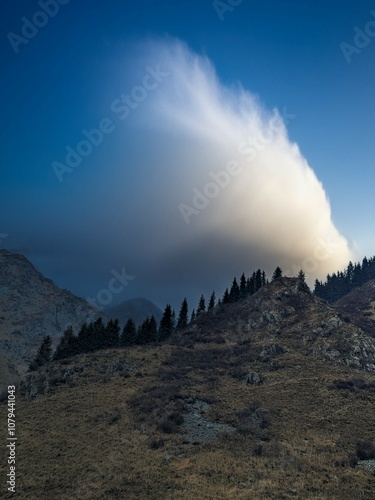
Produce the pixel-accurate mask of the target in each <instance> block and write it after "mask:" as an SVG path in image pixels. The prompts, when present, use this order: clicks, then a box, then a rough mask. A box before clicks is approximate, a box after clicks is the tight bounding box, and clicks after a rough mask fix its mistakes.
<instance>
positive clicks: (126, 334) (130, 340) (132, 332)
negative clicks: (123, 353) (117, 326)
mask: <svg viewBox="0 0 375 500" xmlns="http://www.w3.org/2000/svg"><path fill="white" fill-rule="evenodd" d="M136 338H137V327H136V325H135V323H134V321H133V319H132V318H129V319H128V321H127V322H126V324H125V326H124V329H123V331H122V335H121V339H120V341H121V345H131V344H134V343H135V341H136Z"/></svg>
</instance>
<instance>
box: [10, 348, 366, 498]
mask: <svg viewBox="0 0 375 500" xmlns="http://www.w3.org/2000/svg"><path fill="white" fill-rule="evenodd" d="M213 340H214V339H213ZM235 347H236V346H235V343H234V342H233V343H232V344H231V343H227V344H215V342H213V343H209V344H201V343H198V344H196V345H195V346H194V348H192V346H190V347H189V346H188V347H181V346H180V347H179V346H173V345H168V344H166V345H164V346H159V347H151V346H150V347H147V348H140V347H137V348H132V349H130V350H128V351H124V350H113V351H106V352H102V353H94V354H91V355H83V356H80V357H76V358H73V359H72V360H70V361H69V363H70V364H66V365H64V366H62V368H63V369H66V368H69V366H70V365H71V366H80V367H82V368H83V371H82V372H81V373H75V374H74V375H73V376H72V377H71V378H70V379H71V382H70V384H68V385H65V386H62V387H57V388H56V389H54V390H52V391H51V392H49V393H47V394H46V395H44V396H43V397H39V398H37V399H34V400H31V401H26V400H25V399H22V398H21V397H20V396H18V401H17V436H18V447H17V460H18V461H17V489H18V492H19V495H20V497H21V498H22V499H38V500H43V499H51V498H54V499H66V500H67V499H101V498H103V499H104V498H114V499H116V498H118V499H143V498H150V499H155V500H156V499H157V500H159V499H180V498H181V499H197V498H198V499H233V498H238V499H266V498H267V499H278V500H279V499H289V498H291V499H292V498H293V499H295V498H298V499H322V498H330V499H340V500H345V499H348V500H349V499H350V500H352V499H354V498H355V499H358V500H360V499H363V500H365V499H366V500H367V499H372V498H374V493H373V492H374V491H375V476H374V475H372V474H371V473H369V472H366V471H363V470H361V469H358V468H351V467H350V466H349V464H348V456H349V455H350V454H351V453H353V452H354V450H355V444H356V442H357V441H358V440H360V439H370V440H374V436H375V422H374V418H373V415H374V410H375V392H373V390H371V389H365V390H356V391H348V390H337V389H335V390H331V389H329V388H328V386H329V385H330V383H332V381H333V380H334V379H338V378H339V379H348V378H350V377H353V376H357V377H358V376H360V377H362V378H363V379H365V380H366V381H367V382H368V383H374V381H375V376H374V375H373V374H369V373H361V374H358V372H355V371H353V370H351V369H349V368H346V367H340V366H339V367H338V366H330V365H327V364H323V363H322V362H320V361H318V360H317V359H315V358H313V357H307V356H304V355H302V354H298V353H297V352H296V351H293V350H290V351H289V352H288V353H286V354H283V355H281V356H280V357H279V358H278V359H279V362H280V365H281V366H280V369H278V370H276V371H267V369H268V368H267V367H268V365H267V364H265V363H262V362H260V361H257V360H256V359H254V357H252V356H251V355H249V351H250V350H252V349H254V348H256V346H249V345H246V344H245V345H243V346H241V347H238V346H237V350H235ZM170 356H172V364H171V363H169V362H168V358H169V357H170ZM117 358H126V359H127V360H128V362H130V363H131V365H133V367H134V369H133V370H132V371H130V372H129V374H130V377H127V378H125V377H123V376H121V374H118V373H116V374H112V375H107V374H105V373H100V370H98V369H100V367H106V366H108V365H110V363H111V362H112V361H113V360H115V359H117ZM199 359H205V360H206V363H205V364H202V363H201V364H199ZM208 359H211V361H210V362H207V360H208ZM223 359H226V362H225V363H223V362H222V360H223ZM163 362H164V364H163ZM175 362H178V366H176V365H175V364H174V363H175ZM238 365H241V366H243V367H245V368H246V369H255V370H257V371H260V372H261V373H262V375H263V377H264V382H263V383H262V384H260V385H257V386H249V385H246V384H244V383H243V381H241V380H238V379H236V378H235V377H234V376H233V374H234V375H235V374H236V372H235V369H236V366H238ZM158 387H159V388H160V387H162V391H161V393H159V394H158V395H156V394H157V389H156V388H158ZM176 394H180V395H181V396H182V397H185V398H186V397H188V396H191V395H192V396H193V397H197V398H199V399H202V400H208V401H209V402H211V403H213V404H212V407H211V411H210V413H209V414H208V415H207V418H210V419H211V420H218V421H220V422H223V423H224V422H225V423H230V424H232V425H235V426H238V427H239V428H241V429H242V433H241V434H240V433H235V434H233V435H221V436H220V437H219V439H218V440H216V441H214V442H211V443H201V444H197V445H187V444H183V441H184V438H183V434H181V433H173V434H165V433H163V432H161V430H160V428H158V427H157V426H155V423H157V422H158V421H160V419H162V418H163V416H165V415H167V414H168V412H169V411H173V410H176V409H177V410H178V408H179V405H181V404H182V399H178V398H177V396H176ZM132 401H133V403H132ZM134 401H135V402H136V405H135V404H134ZM255 401H258V402H259V405H260V406H261V408H262V411H264V412H265V414H267V415H268V421H269V422H270V425H268V424H267V426H266V428H261V427H259V426H258V427H257V426H254V425H248V420H249V419H247V420H246V412H245V417H244V416H242V417H239V416H238V411H239V410H241V409H244V408H247V407H248V406H249V404H250V403H254V402H255ZM163 412H164V413H165V415H164V414H163ZM249 415H250V414H249ZM249 415H248V416H249ZM241 418H242V421H241ZM249 418H250V417H249ZM241 423H242V427H241ZM180 431H181V429H180ZM160 439H162V440H163V441H164V445H163V446H161V447H159V448H157V449H152V448H151V443H152V442H153V441H158V440H160ZM159 445H160V443H159ZM259 446H261V447H262V451H261V452H260V451H259V450H260V449H259ZM256 447H258V452H256V451H255V450H256ZM257 453H261V454H260V455H258V454H257ZM3 454H4V455H5V452H4V448H3ZM165 455H171V456H172V458H171V459H170V460H168V461H167V460H165V458H164V457H165ZM4 463H5V456H4V457H2V459H1V464H2V465H1V467H3V464H4ZM1 473H2V477H4V472H3V471H2V472H1ZM2 488H4V486H2ZM3 491H4V490H3Z"/></svg>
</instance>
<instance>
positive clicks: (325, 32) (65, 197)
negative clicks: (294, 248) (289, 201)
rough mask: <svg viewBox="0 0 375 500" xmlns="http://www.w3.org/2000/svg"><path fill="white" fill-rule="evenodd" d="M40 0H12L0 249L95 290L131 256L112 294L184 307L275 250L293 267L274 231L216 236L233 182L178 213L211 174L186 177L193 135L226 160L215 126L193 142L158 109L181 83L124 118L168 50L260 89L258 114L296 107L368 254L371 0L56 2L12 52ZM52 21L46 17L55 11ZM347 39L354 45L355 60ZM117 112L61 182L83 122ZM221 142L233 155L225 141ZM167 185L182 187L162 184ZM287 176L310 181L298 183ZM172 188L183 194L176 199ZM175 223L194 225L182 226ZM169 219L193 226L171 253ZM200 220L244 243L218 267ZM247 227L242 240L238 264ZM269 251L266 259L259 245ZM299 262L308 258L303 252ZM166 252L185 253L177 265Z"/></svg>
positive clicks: (374, 109) (373, 78)
mask: <svg viewBox="0 0 375 500" xmlns="http://www.w3.org/2000/svg"><path fill="white" fill-rule="evenodd" d="M65 1H66V0H65ZM40 3H43V1H42V2H39V4H38V2H31V1H17V2H14V3H7V4H4V5H3V6H2V7H1V9H2V15H1V17H0V27H1V30H0V54H1V63H2V64H1V67H2V75H1V81H0V85H1V88H0V91H1V92H0V101H1V109H2V112H3V128H2V131H1V136H0V140H1V151H2V162H1V167H0V168H1V198H0V234H7V235H8V236H7V237H6V238H4V237H3V239H2V240H1V246H3V247H5V248H8V249H12V250H17V251H21V252H23V253H25V255H27V256H28V257H29V258H30V259H31V260H32V261H33V262H34V263H35V264H36V265H37V267H38V268H39V269H41V270H42V271H43V272H44V273H45V274H47V275H48V276H49V277H51V278H52V279H54V280H55V281H56V282H57V284H59V285H61V286H64V287H66V288H69V289H71V290H72V291H73V292H74V293H77V294H78V295H81V296H84V297H87V296H90V297H92V296H95V295H96V293H97V291H98V290H101V289H105V288H106V287H107V284H108V282H109V280H110V278H111V271H112V270H113V269H118V270H120V269H122V268H123V267H124V266H126V270H127V272H128V273H129V275H134V276H135V278H134V280H132V281H131V282H130V283H129V286H128V287H126V288H125V289H124V291H123V292H121V293H118V295H116V296H114V297H113V302H119V301H120V300H123V299H126V298H130V297H134V296H137V295H143V296H147V297H148V298H150V299H151V300H154V301H155V302H156V303H157V304H158V305H160V306H163V304H165V302H166V301H170V302H173V303H174V304H175V305H177V304H178V303H179V302H180V300H182V298H183V296H184V295H185V294H186V295H188V297H189V298H190V300H191V301H192V302H194V301H195V300H197V296H198V295H199V293H200V292H201V291H202V292H205V293H209V291H210V290H211V289H213V288H215V289H216V290H217V292H218V293H222V291H223V290H222V287H223V286H224V284H226V283H228V281H231V279H232V277H233V274H240V273H241V272H242V271H247V272H251V271H252V270H253V269H254V268H256V267H258V265H261V266H264V267H266V268H267V271H270V270H272V268H273V267H275V266H276V265H277V264H278V262H275V261H274V259H275V258H276V259H277V256H278V255H280V262H281V263H283V264H284V268H285V267H288V266H292V263H291V262H288V259H287V257H286V255H285V254H283V253H282V252H281V251H280V252H281V253H280V252H279V254H278V251H276V250H275V251H274V248H273V245H272V238H271V239H267V241H266V240H265V241H266V243H264V245H266V247H267V248H263V247H262V246H261V245H260V248H257V245H256V244H254V241H253V240H252V241H251V242H250V243H249V242H247V243H246V242H242V241H241V242H239V239H237V240H236V236H233V235H231V236H228V234H227V233H225V235H224V233H223V234H222V233H220V229H218V232H217V233H215V229H214V228H215V227H217V225H215V223H214V220H215V219H214V215H215V214H214V212H215V213H216V214H218V213H219V204H220V211H221V212H220V213H221V214H224V215H223V217H224V218H225V206H230V202H229V201H228V200H226V201H225V202H224V198H225V197H224V195H223V196H221V195H220V196H218V199H217V200H213V201H212V203H211V207H210V208H209V209H207V213H208V211H209V210H211V208H212V212H213V213H212V214H211V215H210V216H207V218H206V215H204V217H203V216H202V217H201V219H200V221H199V224H200V226H199V230H198V229H197V230H196V231H197V233H196V234H195V233H194V234H193V233H189V231H190V226H189V227H185V225H184V221H183V220H182V221H181V217H180V214H179V213H178V210H177V209H176V210H175V212H174V214H173V215H171V219H170V220H169V219H168V217H169V215H168V214H169V209H170V208H169V207H171V206H172V205H173V203H174V204H175V205H176V203H175V202H176V201H177V204H178V202H179V201H180V202H185V203H188V201H187V200H188V199H189V193H188V192H190V191H191V188H192V187H194V186H198V187H199V186H201V185H202V182H204V181H203V173H202V171H201V173H199V172H198V171H197V172H196V173H195V174H194V175H195V177H194V176H193V173H191V176H190V177H189V174H188V173H189V172H190V169H189V162H188V159H187V156H186V154H185V152H186V151H188V150H189V148H194V149H196V150H197V151H198V150H199V151H202V153H201V156H200V157H199V158H201V159H202V162H204V158H205V155H206V154H207V155H208V156H207V162H208V163H209V162H210V161H211V160H212V161H214V160H213V158H211V157H210V156H209V153H207V151H208V148H209V146H208V144H209V143H206V142H205V143H204V144H205V145H204V147H203V142H204V141H205V140H206V139H205V138H203V137H202V138H198V137H196V136H194V140H193V139H191V131H190V132H189V131H187V129H186V127H185V128H181V130H180V129H178V131H176V132H175V131H174V127H173V126H172V125H171V124H169V125H165V126H164V125H163V124H164V123H165V122H164V121H163V120H162V115H158V114H157V111H155V110H159V111H160V109H161V102H163V103H165V102H167V101H166V100H168V96H170V95H171V92H172V90H173V89H172V87H171V88H169V87H168V85H169V83H166V84H165V85H164V87H163V83H160V89H159V88H158V89H156V90H155V92H154V91H150V92H149V94H150V97H147V98H145V99H144V101H142V102H140V104H139V106H137V108H136V109H133V110H131V113H130V115H129V116H128V117H127V119H126V120H124V121H121V120H119V117H118V115H117V116H116V114H114V113H113V111H111V104H112V103H113V101H114V100H115V99H117V98H119V96H121V94H122V93H124V92H129V91H131V90H132V89H133V88H134V87H135V86H137V85H139V84H140V82H141V81H142V79H143V78H144V75H145V72H146V69H145V68H146V67H147V66H148V65H150V66H152V67H153V68H155V65H156V64H158V61H159V60H162V61H170V62H171V64H172V66H171V67H172V68H174V67H180V65H181V68H182V70H181V71H185V72H186V75H187V76H186V78H189V74H190V73H189V72H190V69H189V64H192V65H193V64H194V61H196V60H198V61H200V62H198V63H197V64H198V65H201V72H202V74H203V75H205V74H206V73H205V71H206V70H207V68H206V66H205V63H204V62H202V61H207V60H209V61H210V64H211V65H212V67H213V68H215V71H216V77H215V78H216V80H217V82H219V85H220V86H221V88H222V89H227V91H228V92H232V93H233V94H235V93H237V94H236V95H237V97H238V95H239V93H240V91H239V90H238V89H239V88H242V89H244V90H245V91H246V92H249V93H251V95H252V96H253V97H254V99H257V100H258V101H259V103H260V104H259V106H260V107H261V109H262V111H261V112H260V114H261V115H262V113H267V112H268V113H271V112H272V110H273V109H274V108H277V109H278V110H279V112H280V114H282V113H283V110H286V111H287V113H289V114H291V115H295V116H294V118H293V119H291V120H289V123H287V124H286V128H287V135H288V138H289V141H290V143H296V144H297V145H298V147H299V150H300V152H301V155H302V156H303V158H304V159H306V161H307V162H308V164H309V166H310V167H311V169H312V171H313V172H314V173H315V175H316V178H317V179H318V181H319V182H320V183H322V186H323V188H324V192H325V194H326V196H327V198H328V199H329V202H330V208H331V211H332V222H333V224H334V226H335V228H337V230H338V232H339V233H340V234H341V235H342V236H343V237H345V238H346V239H347V240H348V246H349V247H350V252H351V253H350V256H351V257H353V258H356V259H357V258H358V259H360V258H362V257H363V256H364V255H365V254H366V255H368V256H370V255H373V254H374V253H375V252H374V250H373V249H374V247H375V245H374V236H373V234H372V225H371V219H370V217H371V214H372V213H373V211H374V206H373V205H374V201H373V200H374V197H373V196H372V190H373V186H374V177H375V170H374V168H373V166H374V165H373V161H374V160H373V159H374V140H373V139H374V127H373V124H374V118H375V104H374V88H375V64H374V63H375V36H372V33H374V35H375V28H374V27H372V25H368V23H369V22H371V21H375V14H374V15H372V14H371V11H373V12H375V4H374V3H373V2H367V1H361V2H353V1H342V2H340V3H338V2H337V1H332V0H329V1H325V2H321V1H314V2H312V1H309V2H299V1H284V2H280V1H262V2H255V1H250V0H243V1H242V2H234V1H233V2H216V3H215V2H212V1H198V0H196V1H182V0H180V1H174V2H172V1H169V2H168V1H163V0H162V1H160V2H157V3H156V2H151V1H142V0H140V1H138V2H123V1H120V0H107V1H106V2H100V1H98V0H93V1H90V2H88V1H80V2H78V1H77V0H70V1H68V2H66V4H64V5H62V4H61V5H60V4H59V5H58V12H57V13H56V15H55V16H54V17H50V16H46V19H45V26H43V27H40V28H38V32H37V33H36V34H35V36H33V37H32V38H30V39H29V41H28V43H23V42H20V43H19V44H18V45H16V50H15V48H14V47H15V43H16V42H15V41H14V40H15V39H13V47H12V43H11V42H10V40H9V36H13V35H9V33H14V34H15V35H17V36H19V35H21V31H22V26H23V24H24V20H23V18H24V17H26V18H27V19H28V20H31V21H32V20H33V16H35V14H36V13H37V12H40V11H41V10H42V9H41V6H40ZM45 3H47V2H45ZM225 3H226V4H227V5H228V6H229V7H228V9H227V10H225V11H223V13H222V14H221V17H222V19H220V14H219V13H218V11H220V9H221V8H222V6H223V4H225ZM236 3H237V4H238V5H236V6H233V7H231V6H230V4H232V5H235V4H236ZM52 4H53V2H52ZM52 4H51V5H52ZM50 8H52V9H53V8H54V9H56V7H53V5H52V7H50ZM46 9H47V10H48V8H47V7H46ZM37 19H38V18H37ZM39 19H40V20H41V22H42V23H43V16H42V17H40V18H39ZM37 22H38V21H37ZM367 25H368V30H369V33H370V35H371V36H367V41H366V39H365V40H364V41H363V40H362V46H361V48H357V47H356V45H355V40H354V38H355V35H356V31H355V27H358V28H359V29H360V30H365V29H366V26H367ZM374 26H375V24H374ZM19 40H20V39H18V41H19ZM360 42H361V40H360ZM360 42H359V43H360ZM343 43H347V44H350V45H352V46H353V47H355V49H356V50H355V52H353V53H352V54H351V57H350V59H351V62H350V63H349V62H348V60H347V57H345V55H344V53H343V50H342V44H343ZM176 46H183V47H185V49H184V51H185V52H186V53H185V52H184V51H183V52H184V55H181V54H180V56H176V55H173V56H172V55H170V50H172V52H173V50H175V49H173V47H176ZM171 47H172V49H171ZM16 51H17V52H18V53H16ZM177 52H178V51H177ZM166 53H168V54H169V55H167V56H166V55H165V54H166ZM187 53H188V54H190V55H186V54H187ZM195 57H196V58H198V59H194V58H195ZM158 58H159V59H158ZM192 67H193V66H192ZM169 69H170V68H166V67H165V72H169ZM207 71H208V70H207ZM173 78H174V77H173ZM173 81H174V83H175V82H176V81H177V80H173ZM200 81H201V80H200V79H199V75H198V76H197V77H196V79H195V80H194V78H193V79H192V84H193V85H197V91H196V92H201V88H200V87H199V82H200ZM189 92H190V91H189ZM219 94H220V95H221V96H222V95H223V94H225V91H222V90H220V92H219ZM219 94H218V95H219ZM178 95H179V93H178V92H177V91H176V95H174V96H173V98H171V101H170V103H171V104H170V105H171V107H174V109H179V106H180V103H179V102H178V101H177V100H176V99H177V97H176V96H178ZM191 95H194V90H193V91H192V94H191ZM232 97H233V96H232ZM237 97H236V98H237ZM183 98H186V95H185V97H183ZM233 100H234V97H233V99H232V101H233ZM220 102H221V103H222V104H223V105H225V102H226V101H225V99H223V100H222V101H220V99H219V98H217V99H216V100H214V102H213V104H212V106H220ZM215 110H216V107H215ZM181 113H185V115H188V116H189V120H190V121H191V120H193V119H195V120H199V119H200V118H198V115H193V117H191V116H190V115H189V113H190V110H189V109H187V108H185V107H181ZM104 118H110V119H111V120H112V123H113V126H114V131H113V132H111V133H108V134H106V135H104V139H103V142H102V144H101V145H100V146H98V147H95V148H93V152H92V153H91V154H90V155H88V156H87V157H86V158H84V159H83V161H82V162H81V164H80V165H79V166H78V167H77V168H76V169H75V170H74V172H72V173H67V174H64V180H63V182H59V181H58V179H57V177H56V175H55V172H54V170H53V168H52V166H51V165H52V163H53V162H55V161H57V162H60V163H61V162H62V163H63V162H64V158H65V155H66V151H65V147H66V146H67V145H70V146H71V147H73V148H74V147H75V146H76V145H77V144H78V142H79V141H81V140H82V139H84V136H82V130H83V129H87V130H92V129H94V128H97V127H98V124H99V123H100V121H101V120H103V119H104ZM158 119H159V120H160V121H158ZM186 120H187V116H185V121H186ZM223 120H224V118H223ZM149 122H151V123H152V126H150V127H149ZM171 123H172V122H171ZM230 123H232V122H230ZM233 123H234V122H233ZM158 124H159V125H160V127H159V126H158ZM184 130H185V132H186V135H184ZM174 132H175V133H174ZM189 134H190V135H189ZM189 141H191V142H189ZM194 141H197V142H194ZM171 142H173V147H171V150H170V151H169V148H168V145H169V144H171ZM201 146H202V148H201V149H200V147H201ZM213 147H214V146H213ZM217 154H218V158H220V155H221V156H223V154H224V153H220V155H219V153H218V152H217ZM233 155H234V153H233ZM233 155H232V156H233ZM232 156H231V154H230V153H229V154H228V158H226V159H225V161H224V156H223V165H225V163H226V161H227V160H230V159H231V158H232ZM233 157H234V156H233ZM197 158H198V157H197ZM189 159H190V161H191V158H189ZM195 160H196V161H198V162H199V159H198V160H197V159H196V158H195ZM215 161H218V160H217V159H215ZM272 161H273V160H272ZM168 162H171V164H174V165H175V168H176V169H180V170H181V172H180V173H179V175H178V176H176V178H174V177H173V172H174V171H173V170H172V169H171V170H170V171H168V172H169V173H167V172H166V171H165V172H164V174H163V175H165V176H164V177H162V172H163V168H164V167H163V166H164V165H165V164H168ZM193 170H194V169H193ZM286 172H287V170H286ZM289 175H291V176H293V171H292V173H289ZM249 182H250V181H249ZM257 182H258V180H257ZM166 183H170V185H168V186H169V187H168V190H166V191H163V189H166V187H165V186H166ZM181 183H182V184H183V185H184V186H186V189H187V191H186V193H185V192H184V191H183V190H182V187H181ZM177 184H178V186H177ZM228 189H231V187H230V188H228ZM290 189H294V190H296V189H299V188H298V185H297V184H295V183H294V182H293V188H292V187H291V188H290ZM166 193H169V194H170V193H172V194H171V199H172V198H173V203H172V201H171V204H170V205H168V204H167V202H166V201H165V198H166V196H169V195H167V194H166ZM177 193H178V194H177ZM294 194H296V193H295V192H294ZM179 196H180V198H179ZM221 200H223V201H221ZM225 203H227V204H225ZM241 203H243V201H242V202H241ZM265 203H266V202H265ZM214 204H216V205H215V206H216V208H215V207H214ZM161 205H163V207H162V208H160V207H161ZM310 209H311V210H314V207H313V206H311V207H310ZM317 211H319V207H317ZM205 213H206V212H205ZM177 217H180V219H179V222H178V221H177ZM199 217H200V216H199ZM238 217H239V216H238ZM250 217H251V215H250ZM203 219H204V220H205V222H204V223H203V222H201V220H203ZM236 220H240V219H239V218H237V219H236ZM241 220H242V219H241ZM307 223H308V221H307ZM175 224H176V225H177V224H181V225H182V226H181V227H180V226H179V229H178V230H177V231H175ZM228 224H231V220H230V219H228ZM297 226H298V221H296V227H297ZM168 227H170V228H171V231H173V232H175V234H179V230H180V231H181V237H180V236H179V237H178V238H177V236H176V239H175V240H170V241H169V240H168V245H169V247H168V248H170V249H171V253H170V254H168V252H167V253H166V251H165V249H163V247H162V245H161V244H159V242H158V241H159V239H160V238H162V239H165V238H164V236H163V235H164V234H169V233H168ZM265 227H268V226H265ZM270 227H271V226H270ZM298 227H299V226H298ZM172 228H173V229H172ZM199 231H200V232H201V234H203V232H204V231H205V232H206V234H210V235H213V236H212V237H211V236H210V238H211V240H215V237H216V234H217V235H219V236H220V238H219V236H218V239H219V240H220V239H221V238H222V239H223V240H225V241H228V238H233V241H234V243H233V245H231V246H230V247H228V249H227V250H228V251H225V252H224V251H223V256H222V259H220V258H218V259H217V261H216V260H215V259H213V260H214V263H212V264H210V262H211V260H212V259H211V254H212V252H213V251H214V248H210V246H209V245H208V243H207V242H206V240H199V241H201V243H202V244H201V247H204V248H205V252H203V253H202V252H198V251H197V250H196V249H195V248H190V246H189V245H190V242H192V241H193V240H194V241H195V240H196V241H198V236H197V234H198V232H199ZM207 238H208V237H207ZM210 238H208V239H210ZM301 238H302V236H301ZM235 240H236V241H237V242H238V245H239V246H241V250H238V251H239V254H240V255H241V257H240V258H238V267H237V266H236V260H237V257H236V242H235ZM191 245H192V246H193V244H192V243H191ZM246 245H248V249H247V248H246ZM181 248H184V250H183V251H182V250H181ZM189 248H190V251H189ZM229 248H230V251H229ZM173 249H174V250H173ZM172 250H173V251H174V253H173V252H172ZM268 251H269V257H267V258H265V259H262V258H260V257H259V256H261V255H264V254H265V253H267V252H268ZM301 251H302V250H301ZM305 251H306V250H305ZM307 252H308V251H307ZM284 253H285V252H284ZM245 254H246V255H247V257H246V258H245V257H244V256H245ZM231 255H232V256H233V260H232V259H231ZM345 256H346V254H345ZM205 258H206V259H207V265H206V263H205V260H204V259H205ZM293 259H294V260H296V257H295V256H293ZM301 259H303V255H300V256H299V257H298V258H297V261H298V264H299V261H300V260H301ZM228 260H231V262H230V264H228V265H226V263H227V262H228ZM168 262H172V263H173V262H174V265H172V266H171V268H170V269H169V268H168V265H167V264H168ZM343 262H344V257H342V258H341V259H340V258H338V259H337V261H336V262H335V261H334V260H332V262H330V266H331V267H330V269H331V268H332V269H331V270H332V271H333V270H335V269H336V267H337V266H339V265H341V264H342V263H343ZM336 263H337V266H336ZM214 264H215V265H214ZM274 264H275V265H274ZM296 265H297V264H296ZM210 266H211V267H210ZM215 266H216V267H215ZM207 267H209V268H210V271H209V272H208V271H207V273H206V272H205V271H204V270H205V269H207ZM244 267H245V268H244ZM182 268H184V269H185V270H184V271H183V272H182V271H181V273H180V272H179V271H178V270H179V269H180V270H181V269H182ZM326 270H327V269H326V267H324V269H322V270H321V272H322V273H323V272H326ZM318 274H319V271H318Z"/></svg>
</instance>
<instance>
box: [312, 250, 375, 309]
mask: <svg viewBox="0 0 375 500" xmlns="http://www.w3.org/2000/svg"><path fill="white" fill-rule="evenodd" d="M372 279H375V257H371V258H370V259H367V257H365V258H364V259H363V260H362V264H361V263H359V262H357V263H356V264H353V262H349V264H348V266H347V268H346V269H345V270H344V271H337V272H336V273H333V274H332V275H331V274H328V275H327V279H326V281H325V282H324V283H323V282H322V281H319V280H316V281H315V288H314V293H315V294H316V295H317V296H318V297H320V298H322V299H325V300H327V301H328V302H335V301H336V300H338V299H340V298H341V297H343V296H344V295H346V294H347V293H349V292H351V291H352V290H353V289H354V288H357V287H359V286H361V285H364V284H365V283H367V281H369V280H372Z"/></svg>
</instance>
